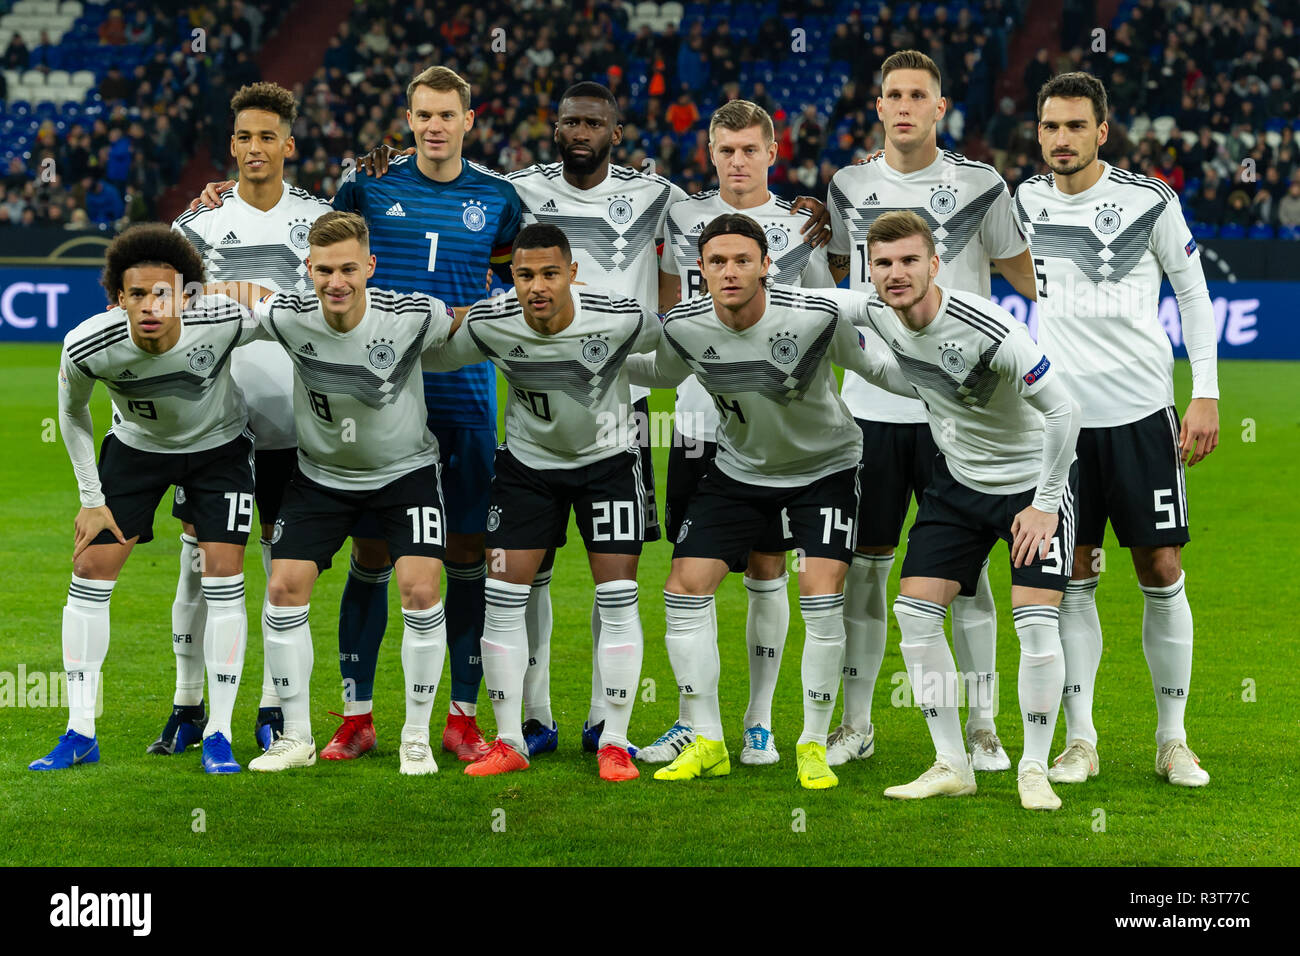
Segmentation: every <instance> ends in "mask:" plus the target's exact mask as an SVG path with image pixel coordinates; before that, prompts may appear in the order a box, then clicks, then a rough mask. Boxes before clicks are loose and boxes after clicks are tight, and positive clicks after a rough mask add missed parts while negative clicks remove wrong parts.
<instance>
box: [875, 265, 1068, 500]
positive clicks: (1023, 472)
mask: <svg viewBox="0 0 1300 956" xmlns="http://www.w3.org/2000/svg"><path fill="white" fill-rule="evenodd" d="M942 292H943V300H942V305H941V306H940V307H939V312H938V314H937V315H936V316H935V318H934V321H933V322H931V323H930V324H929V325H927V326H926V327H925V328H924V329H922V330H921V331H919V332H914V331H912V330H911V329H909V328H908V327H907V325H905V324H904V323H903V321H902V319H900V318H899V317H898V314H897V313H896V312H894V310H893V309H891V308H889V307H888V306H887V305H885V303H884V302H882V301H881V300H880V298H879V297H878V296H874V295H873V296H872V297H871V300H870V302H869V303H868V305H867V309H866V317H867V320H868V321H869V322H870V324H871V327H872V328H873V329H875V330H876V332H877V333H878V334H879V335H880V337H881V338H882V339H884V340H885V344H886V345H888V346H889V347H890V348H891V349H893V351H894V358H896V359H897V360H898V364H899V366H900V367H901V368H902V370H903V374H904V375H906V376H907V378H908V381H910V382H911V383H912V385H913V386H914V387H915V388H916V390H917V392H918V393H919V394H920V396H921V400H922V401H923V402H924V403H925V408H926V411H927V417H928V420H929V423H930V431H931V433H932V434H933V435H934V441H935V444H936V445H938V446H939V450H940V451H942V452H943V455H944V457H945V458H946V459H947V461H948V467H949V468H950V469H951V470H952V473H953V475H954V476H955V477H956V478H957V479H958V480H960V481H961V483H962V484H964V485H966V486H967V487H969V488H973V489H975V490H976V491H982V492H984V493H985V494H991V495H1009V494H1014V493H1016V492H1020V491H1028V490H1029V489H1030V488H1033V487H1034V486H1035V485H1036V484H1037V482H1038V478H1039V472H1040V471H1041V469H1042V464H1043V416H1042V414H1041V413H1039V412H1038V411H1036V410H1035V409H1034V408H1033V407H1032V406H1030V405H1029V404H1028V403H1027V402H1026V401H1025V398H1024V397H1025V396H1026V395H1032V394H1034V393H1035V392H1037V391H1040V390H1041V389H1042V388H1043V387H1044V383H1045V379H1046V377H1047V375H1048V372H1049V371H1050V370H1051V368H1052V365H1053V363H1052V362H1050V361H1048V359H1047V356H1045V355H1044V354H1043V349H1042V348H1041V347H1039V346H1038V345H1036V344H1035V343H1034V340H1033V339H1032V338H1030V336H1029V330H1028V329H1027V328H1026V327H1025V326H1024V325H1023V324H1022V323H1020V322H1017V321H1016V319H1015V317H1014V316H1012V315H1011V314H1010V313H1009V312H1007V311H1006V310H1005V309H1003V308H1002V307H1001V306H997V305H994V304H993V303H992V302H990V301H989V300H988V299H984V298H981V297H980V296H977V295H974V294H972V293H970V292H962V291H959V290H957V289H942ZM1056 375H1058V376H1059V375H1060V372H1059V371H1058V372H1056ZM1070 457H1071V458H1073V456H1072V455H1071V456H1070Z"/></svg>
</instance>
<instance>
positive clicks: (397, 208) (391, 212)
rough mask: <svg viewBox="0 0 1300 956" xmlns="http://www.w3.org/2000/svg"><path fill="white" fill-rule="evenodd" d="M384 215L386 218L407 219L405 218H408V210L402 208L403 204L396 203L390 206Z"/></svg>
mask: <svg viewBox="0 0 1300 956" xmlns="http://www.w3.org/2000/svg"><path fill="white" fill-rule="evenodd" d="M384 215H385V216H402V217H405V216H406V210H405V209H403V208H402V204H401V203H400V202H395V203H393V204H392V205H391V206H389V207H388V208H387V209H385V210H384Z"/></svg>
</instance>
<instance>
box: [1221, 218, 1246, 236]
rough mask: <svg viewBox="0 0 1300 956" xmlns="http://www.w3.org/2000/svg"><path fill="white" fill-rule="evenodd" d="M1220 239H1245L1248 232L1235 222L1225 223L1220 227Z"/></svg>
mask: <svg viewBox="0 0 1300 956" xmlns="http://www.w3.org/2000/svg"><path fill="white" fill-rule="evenodd" d="M1219 238H1220V239H1245V238H1246V230H1245V228H1244V227H1242V226H1239V225H1237V224H1236V223H1235V222H1228V223H1224V224H1223V225H1222V226H1220V227H1219Z"/></svg>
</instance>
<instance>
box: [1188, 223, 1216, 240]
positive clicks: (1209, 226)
mask: <svg viewBox="0 0 1300 956" xmlns="http://www.w3.org/2000/svg"><path fill="white" fill-rule="evenodd" d="M1218 234H1219V227H1218V226H1216V225H1214V224H1213V223H1209V222H1194V223H1192V238H1193V239H1213V238H1215V237H1216V236H1217V235H1218Z"/></svg>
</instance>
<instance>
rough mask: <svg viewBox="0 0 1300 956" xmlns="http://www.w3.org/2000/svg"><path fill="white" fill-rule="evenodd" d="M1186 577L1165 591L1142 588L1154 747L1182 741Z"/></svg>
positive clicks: (1188, 629) (1188, 649)
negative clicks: (1153, 702)
mask: <svg viewBox="0 0 1300 956" xmlns="http://www.w3.org/2000/svg"><path fill="white" fill-rule="evenodd" d="M1186 582H1187V575H1186V574H1185V573H1179V575H1178V580H1177V581H1175V582H1174V583H1173V584H1171V585H1169V586H1168V587H1165V588H1146V587H1144V588H1142V593H1143V594H1144V595H1146V605H1145V607H1144V609H1143V611H1142V651H1143V653H1145V654H1146V658H1147V668H1148V669H1149V670H1150V671H1151V685H1152V688H1153V689H1154V690H1155V692H1156V713H1157V714H1158V715H1159V724H1158V726H1157V727H1156V745H1157V746H1160V747H1163V746H1164V745H1165V744H1167V743H1168V742H1169V741H1171V740H1186V739H1187V731H1186V729H1185V728H1184V727H1183V714H1184V713H1185V712H1186V710H1187V694H1188V691H1189V690H1190V689H1191V683H1192V607H1191V605H1190V604H1188V603H1187V588H1186V587H1185V584H1186Z"/></svg>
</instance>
